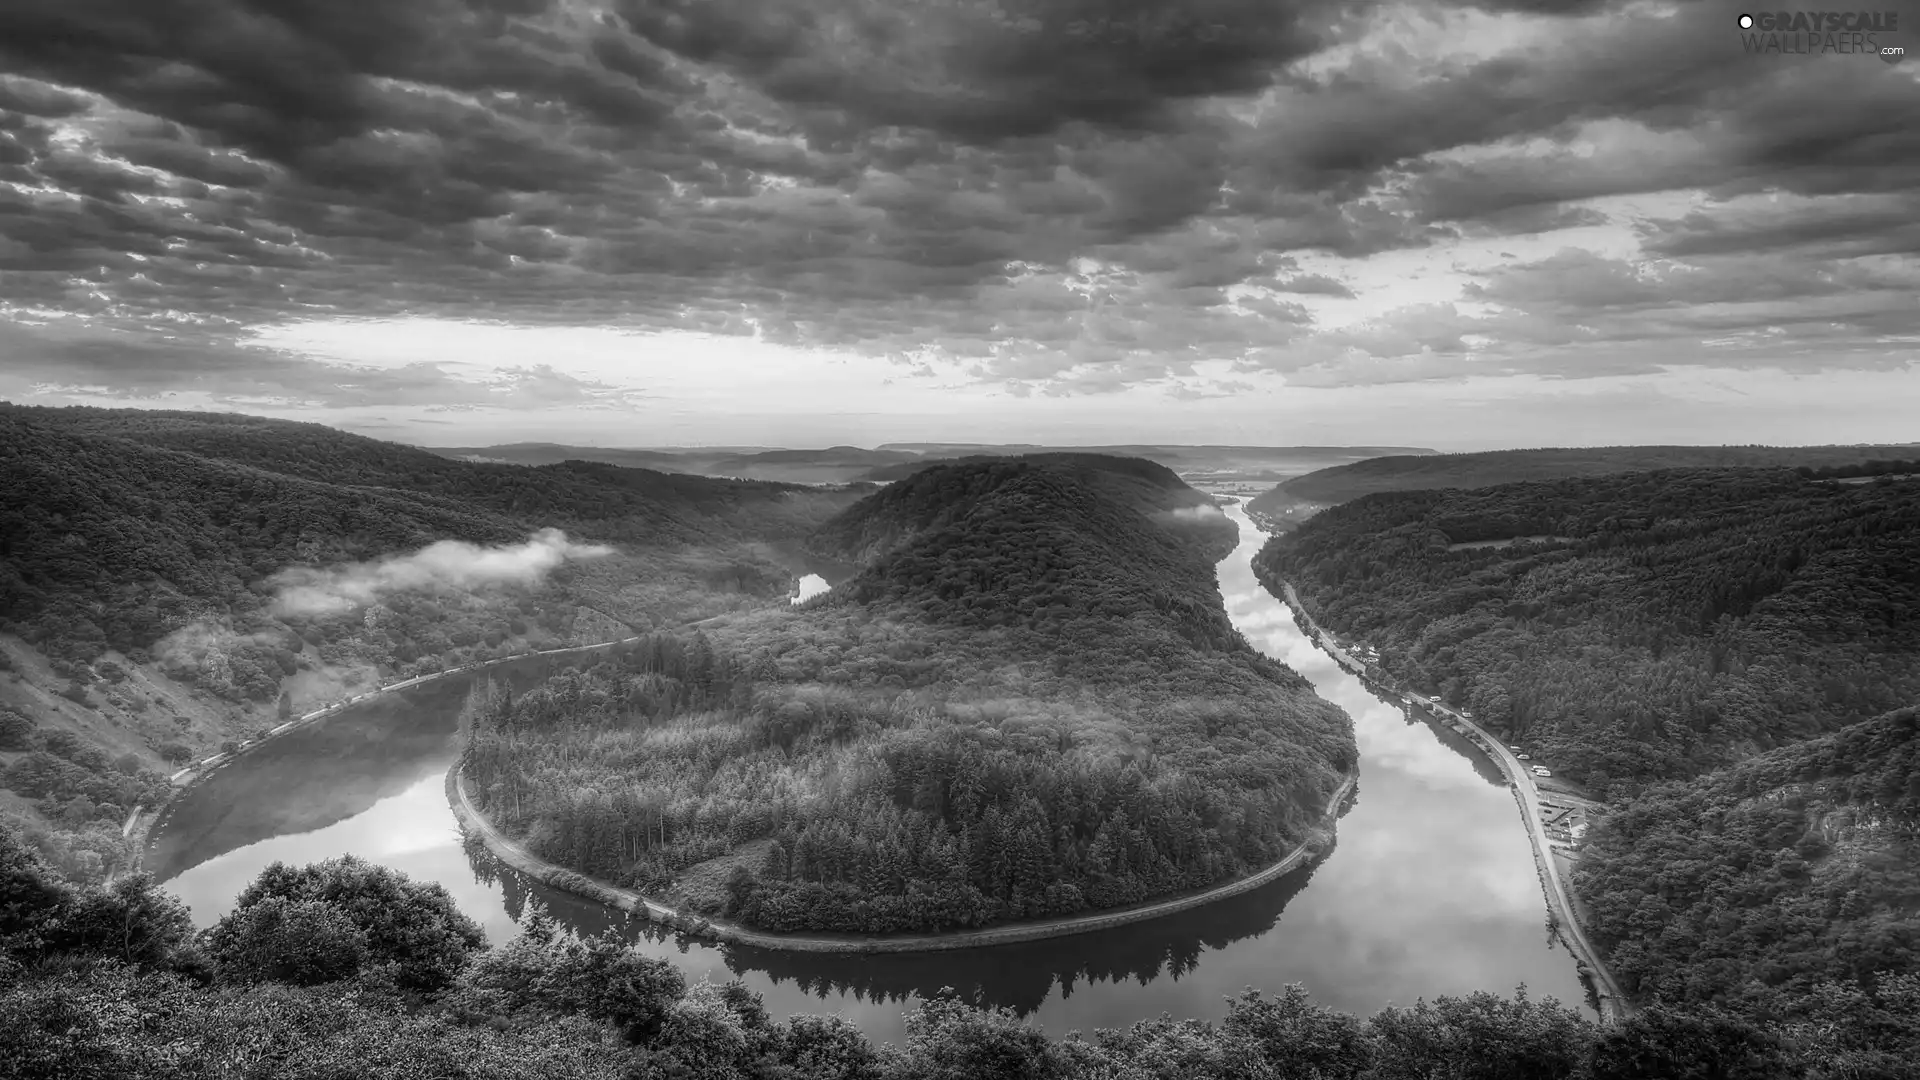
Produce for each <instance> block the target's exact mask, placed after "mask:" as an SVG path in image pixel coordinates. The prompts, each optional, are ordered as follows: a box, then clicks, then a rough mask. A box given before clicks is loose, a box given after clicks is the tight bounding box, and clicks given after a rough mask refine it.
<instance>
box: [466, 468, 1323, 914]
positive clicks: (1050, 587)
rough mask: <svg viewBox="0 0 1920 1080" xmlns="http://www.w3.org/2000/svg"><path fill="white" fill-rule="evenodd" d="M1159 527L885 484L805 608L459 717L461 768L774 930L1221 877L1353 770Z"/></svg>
mask: <svg viewBox="0 0 1920 1080" xmlns="http://www.w3.org/2000/svg"><path fill="white" fill-rule="evenodd" d="M1128 467H1129V468H1131V466H1128ZM918 479H919V478H916V480H918ZM1129 482H1130V481H1129ZM1176 482H1177V481H1176ZM1181 498H1182V499H1184V498H1185V497H1184V496H1181ZM942 500H951V502H952V504H953V505H957V506H958V507H959V508H960V509H959V510H958V511H956V512H951V513H944V514H943V513H940V512H939V511H937V510H936V509H935V507H936V506H937V505H939V504H941V502H942ZM1216 516H1217V515H1216ZM849 521H851V522H852V524H849ZM875 522H883V523H885V524H884V525H883V526H882V527H881V530H880V531H877V532H869V531H865V530H867V529H868V527H869V526H871V525H873V523H875ZM899 523H904V526H903V527H899V528H898V531H897V532H892V533H889V532H886V531H885V529H888V528H894V527H896V526H897V525H898V524H899ZM1184 529H1185V526H1184V525H1180V524H1175V525H1171V526H1163V525H1161V524H1158V523H1156V522H1155V521H1153V520H1150V519H1149V518H1148V517H1146V516H1144V515H1143V514H1142V513H1141V512H1140V511H1139V510H1136V509H1134V508H1133V507H1132V506H1131V505H1128V504H1126V503H1122V502H1120V501H1119V500H1118V498H1116V497H1113V496H1110V495H1107V494H1104V493H1103V492H1102V490H1100V489H1098V488H1096V487H1094V486H1092V485H1091V484H1088V483H1085V482H1082V481H1080V480H1078V479H1077V478H1076V477H1075V476H1074V475H1073V474H1072V473H1070V472H1067V471H1062V470H1059V469H1056V468H1052V467H1047V466H1034V465H1032V464H1029V463H1019V462H1013V463H1009V462H995V463H983V464H980V465H976V466H964V467H960V468H959V469H956V470H947V471H943V472H940V473H936V474H935V475H933V476H932V478H931V479H928V480H925V481H920V483H919V484H914V483H913V482H908V486H905V487H902V488H889V489H887V490H886V491H884V492H882V493H880V494H878V495H875V496H874V497H873V498H872V499H870V500H868V501H867V502H864V503H862V504H860V505H859V506H856V507H855V508H854V509H853V510H850V511H849V512H848V513H847V515H845V516H844V517H843V518H842V519H839V520H837V521H836V522H834V523H831V524H830V525H829V526H828V527H827V530H826V531H827V532H829V533H830V534H832V535H834V536H837V537H842V538H847V537H851V538H852V539H851V540H843V542H845V543H848V544H851V545H853V546H854V548H855V550H874V549H877V550H879V551H881V552H883V553H882V554H880V555H878V557H877V559H876V560H875V561H874V562H873V563H871V564H870V565H869V566H868V567H867V568H866V569H865V570H863V571H862V572H861V573H860V574H859V575H858V576H856V577H855V578H854V579H853V580H852V581H850V582H848V583H845V584H843V585H842V586H840V587H839V588H837V589H836V590H835V591H834V593H832V594H830V595H829V597H827V598H823V599H822V600H819V601H814V602H812V603H810V604H809V605H806V606H805V608H804V609H802V610H798V611H786V612H762V613H758V614H757V615H755V616H753V617H751V618H745V619H740V620H737V621H734V622H732V623H731V624H722V625H721V626H719V627H716V628H714V629H713V630H712V632H711V633H710V634H701V635H697V636H694V637H691V638H687V639H684V640H683V639H680V638H677V637H673V636H663V637H656V638H653V639H650V640H649V641H648V642H646V643H644V644H643V645H642V646H641V647H639V648H637V649H636V650H634V651H632V652H630V653H628V654H627V655H626V656H625V657H624V659H622V660H621V661H620V663H618V664H610V665H606V666H603V667H600V668H596V669H595V670H593V671H592V672H589V673H586V674H581V675H568V676H562V677H559V678H556V679H553V680H550V681H549V683H548V684H547V685H546V686H545V687H543V688H542V689H540V690H538V691H536V692H534V693H529V694H526V695H523V696H522V697H520V698H518V699H514V700H510V701H509V700H506V699H504V698H501V699H489V700H486V701H481V702H476V704H475V706H474V708H473V709H471V710H470V711H471V712H472V714H473V717H474V733H473V736H472V740H471V746H472V755H471V759H470V761H469V769H470V775H471V776H472V778H473V779H474V780H475V782H476V784H477V786H478V787H479V788H480V794H481V798H482V802H483V804H484V806H485V809H486V811H487V813H488V814H489V815H490V816H492V817H493V818H494V819H495V820H496V822H498V823H499V824H501V825H503V826H504V827H505V828H507V829H508V830H509V831H510V832H513V833H515V834H516V835H518V836H521V837H524V838H525V841H526V843H527V844H528V846H529V847H530V848H532V849H533V850H534V851H535V852H536V853H537V854H540V855H542V856H543V857H545V858H548V859H549V860H551V861H554V862H557V863H560V864H562V865H566V866H570V867H573V868H575V869H580V870H584V871H586V872H588V873H591V874H594V875H595V876H600V877H606V878H611V879H615V880H618V881H621V882H623V883H629V884H634V885H637V886H638V887H641V888H644V889H648V890H651V891H655V892H664V891H666V890H684V891H686V893H687V894H688V896H689V898H691V899H693V900H696V901H698V900H701V899H704V900H705V901H706V902H707V903H708V904H709V905H710V906H711V907H713V908H716V909H722V910H724V911H725V912H726V913H727V914H729V915H733V916H735V917H738V918H740V919H741V920H743V921H745V922H748V923H750V924H752V925H756V926H760V927H764V928H768V929H773V930H782V931H799V930H833V931H865V932H874V931H908V930H936V929H944V928H950V927H966V926H977V925H980V924H982V923H987V922H993V921H997V920H1008V919H1022V918H1038V917H1044V916H1053V915H1064V914H1070V913H1073V912H1077V911H1082V910H1086V909H1089V908H1104V907H1113V906H1119V905H1124V904H1129V903H1134V902H1137V901H1141V900H1145V899H1148V898H1150V897H1154V896H1158V895H1163V894H1168V893H1174V892H1180V891H1185V890H1189V889H1197V888H1202V887H1205V886H1208V885H1212V884H1216V883H1219V882H1222V881H1226V880H1231V879H1233V878H1236V877H1239V876H1242V875H1244V874H1246V873H1248V872H1251V871H1254V870H1257V869H1259V868H1261V867H1263V866H1265V865H1268V864H1270V863H1272V862H1273V861H1275V860H1277V859H1278V858H1280V857H1281V856H1282V855H1283V854H1284V853H1285V852H1286V851H1288V850H1290V849H1291V848H1292V847H1293V846H1295V845H1297V844H1298V843H1300V842H1301V841H1303V840H1304V839H1306V837H1307V835H1308V833H1309V831H1310V830H1311V829H1312V828H1314V827H1315V826H1316V825H1317V824H1318V823H1319V822H1320V820H1321V818H1322V816H1323V815H1324V813H1325V811H1326V804H1327V801H1328V799H1329V798H1330V797H1331V795H1332V794H1333V793H1334V791H1335V790H1336V789H1337V787H1338V786H1339V784H1340V781H1341V777H1342V776H1343V775H1344V774H1345V773H1346V772H1348V771H1349V770H1351V768H1352V767H1353V764H1354V761H1355V758H1356V754H1355V749H1354V744H1353V736H1352V732H1351V730H1350V727H1349V725H1348V723H1347V720H1346V717H1345V716H1344V715H1342V714H1341V713H1340V712H1339V710H1338V709H1336V708H1334V707H1333V706H1331V705H1329V704H1327V703H1326V702H1323V701H1321V700H1319V699H1318V698H1316V697H1315V696H1314V695H1313V692H1312V689H1311V688H1310V687H1309V686H1308V685H1307V683H1306V682H1305V681H1304V680H1303V679H1301V678H1300V677H1299V676H1298V675H1296V674H1295V673H1293V672H1291V671H1289V670H1287V669H1286V668H1285V667H1284V666H1282V665H1280V664H1278V663H1275V662H1274V661H1272V660H1269V659H1267V658H1266V657H1263V656H1261V655H1260V654H1258V653H1257V652H1255V651H1254V650H1253V649H1251V648H1250V647H1248V645H1247V644H1246V642H1245V641H1244V640H1243V639H1241V638H1240V636H1239V635H1238V634H1237V633H1236V632H1235V631H1234V630H1233V628H1232V626H1231V624H1230V623H1229V622H1228V621H1227V619H1226V616H1225V613H1224V611H1223V610H1222V605H1221V601H1220V596H1219V589H1218V583H1217V581H1216V580H1215V578H1214V576H1213V571H1212V567H1211V565H1210V562H1209V560H1208V554H1209V553H1208V551H1207V550H1206V548H1207V546H1208V545H1207V544H1206V542H1205V541H1204V539H1203V538H1199V537H1193V536H1188V537H1186V538H1185V539H1182V538H1181V535H1180V533H1179V532H1176V531H1172V530H1184ZM874 535H883V536H889V537H892V536H898V537H901V538H900V539H897V540H894V541H893V543H894V544H895V545H896V546H891V547H889V546H887V545H886V544H885V543H876V542H875V541H873V540H871V539H868V537H871V536H874ZM838 550H846V548H840V549H838ZM722 878H724V879H725V891H724V892H722V891H720V889H719V888H718V884H719V880H718V879H722ZM703 883H704V884H703Z"/></svg>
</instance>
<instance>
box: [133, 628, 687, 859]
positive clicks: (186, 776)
mask: <svg viewBox="0 0 1920 1080" xmlns="http://www.w3.org/2000/svg"><path fill="white" fill-rule="evenodd" d="M721 617H722V616H713V617H712V618H707V619H700V620H697V621H695V622H690V623H683V624H681V625H679V626H675V627H670V628H667V629H669V630H683V629H688V628H691V627H694V626H699V625H701V624H703V623H707V622H711V621H713V619H714V618H721ZM655 632H656V633H658V632H661V631H655ZM643 636H645V635H639V634H636V635H633V636H631V637H623V638H613V639H611V640H608V641H596V642H592V643H590V644H586V645H563V646H560V647H559V648H554V649H540V650H537V651H534V652H525V653H516V654H514V655H512V656H497V657H494V658H493V659H491V660H480V661H475V662H473V663H470V664H462V665H460V666H459V667H451V668H443V669H442V670H440V671H430V672H428V673H426V674H425V675H415V676H413V677H411V678H407V679H402V680H401V681H399V682H395V683H388V684H385V685H382V686H376V687H374V688H373V689H371V690H365V691H362V692H360V693H358V694H355V695H353V696H352V697H349V698H344V699H342V700H340V701H336V702H334V703H333V704H331V705H326V706H322V707H321V708H318V709H315V710H313V711H312V712H309V713H305V714H303V715H301V716H297V717H294V718H293V719H291V720H288V721H286V722H284V723H282V724H280V725H279V726H277V727H274V728H272V729H270V730H269V731H267V733H266V734H264V735H262V736H260V737H259V738H257V739H249V740H247V741H246V742H243V743H241V744H240V745H239V746H238V747H236V748H235V749H233V750H231V751H222V752H221V753H218V754H215V755H213V756H212V757H210V758H205V759H203V760H200V761H196V762H194V763H192V764H190V765H188V766H186V767H185V768H182V769H180V770H179V771H178V772H175V773H174V774H172V775H171V776H169V777H168V778H167V780H168V782H169V783H171V784H172V785H173V791H172V792H171V793H169V794H168V796H167V798H166V801H165V802H162V803H160V804H158V805H155V806H140V807H136V808H135V810H134V812H133V813H132V814H130V815H128V817H127V820H126V823H125V824H124V825H122V826H121V827H120V836H121V838H122V839H123V840H126V841H128V842H129V843H130V844H132V845H133V857H132V858H131V859H130V860H129V861H128V863H127V865H126V867H124V868H123V869H121V870H118V871H116V872H115V873H113V874H109V875H108V876H107V878H106V883H107V884H112V883H113V881H114V880H115V879H117V878H118V877H120V876H121V875H122V874H132V873H137V872H138V871H139V870H140V868H141V865H142V864H143V863H145V862H146V857H147V849H148V847H149V841H150V840H151V838H152V835H153V830H154V829H155V828H157V827H159V826H160V825H163V824H165V823H166V821H167V819H168V817H170V816H171V815H172V812H173V808H174V806H175V805H177V804H178V803H179V801H180V798H181V796H183V795H185V794H186V793H187V792H188V791H190V790H192V789H193V788H194V786H195V785H198V784H200V783H202V782H204V781H205V780H206V779H207V778H208V777H210V776H212V775H213V774H214V773H217V772H219V771H220V770H221V769H224V768H226V767H227V766H229V765H231V764H233V763H234V762H236V761H238V760H240V759H241V758H243V757H245V756H246V755H248V754H251V753H253V752H254V751H256V750H258V749H260V748H261V747H263V746H266V745H267V744H268V743H270V742H273V741H274V740H275V739H278V738H280V737H281V736H284V735H290V734H292V733H293V732H295V731H299V730H301V729H303V728H308V727H312V726H314V725H316V724H320V723H323V722H325V721H326V720H328V719H330V718H331V717H333V716H335V715H338V714H339V713H341V712H344V711H345V710H347V709H349V708H352V707H353V706H355V705H362V704H365V703H366V702H368V701H372V700H374V699H375V698H379V697H382V696H384V695H387V694H391V693H395V692H398V691H401V690H408V689H411V688H413V687H416V686H422V685H425V684H426V683H430V682H437V681H439V680H441V679H450V678H452V677H454V676H456V675H470V674H474V673H476V672H481V671H485V670H486V669H488V668H491V667H496V666H498V665H500V664H510V663H513V662H515V661H520V660H530V659H532V658H534V657H537V656H564V655H566V654H568V653H582V652H590V651H592V650H594V649H606V648H612V647H614V646H618V645H626V644H629V643H631V642H635V641H638V640H640V638H641V637H643Z"/></svg>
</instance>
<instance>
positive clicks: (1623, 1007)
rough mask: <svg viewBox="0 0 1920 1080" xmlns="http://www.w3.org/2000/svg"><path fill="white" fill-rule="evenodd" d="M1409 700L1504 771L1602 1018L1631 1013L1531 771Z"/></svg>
mask: <svg viewBox="0 0 1920 1080" xmlns="http://www.w3.org/2000/svg"><path fill="white" fill-rule="evenodd" d="M1281 590H1282V591H1283V592H1285V593H1286V600H1287V604H1288V606H1290V607H1292V608H1293V610H1294V612H1295V613H1296V614H1297V615H1299V616H1300V618H1302V619H1304V620H1305V621H1306V624H1307V629H1308V632H1309V635H1310V636H1311V637H1312V638H1313V639H1314V641H1315V642H1316V643H1318V644H1319V646H1320V647H1321V648H1322V649H1325V650H1326V651H1327V652H1328V653H1329V654H1331V655H1332V656H1333V657H1334V658H1335V659H1336V660H1345V661H1348V662H1352V657H1349V656H1347V655H1346V653H1345V651H1344V650H1342V649H1341V648H1340V647H1339V645H1338V644H1336V643H1335V642H1334V641H1333V638H1332V635H1330V634H1328V633H1327V632H1326V631H1325V630H1323V629H1321V627H1320V625H1319V624H1318V623H1316V622H1314V619H1313V616H1312V615H1309V614H1307V609H1306V605H1304V604H1302V603H1301V602H1300V594H1299V593H1297V592H1295V591H1294V588H1293V585H1292V583H1291V582H1282V583H1281ZM1413 700H1414V703H1415V704H1417V705H1422V706H1425V707H1426V708H1428V709H1431V710H1433V714H1434V715H1435V716H1440V717H1444V718H1446V719H1447V720H1449V721H1452V722H1453V723H1456V724H1458V725H1459V726H1460V727H1461V728H1462V729H1464V730H1465V731H1466V732H1467V733H1468V735H1470V736H1471V737H1472V738H1473V740H1474V741H1475V742H1476V743H1478V744H1479V745H1480V748H1481V749H1482V750H1484V751H1485V752H1486V753H1487V754H1488V756H1490V757H1491V758H1492V759H1493V761H1494V763H1495V764H1497V765H1499V766H1500V771H1502V772H1504V773H1506V774H1507V780H1508V782H1509V783H1511V784H1512V785H1513V792H1514V796H1515V801H1516V802H1518V803H1519V804H1520V816H1521V818H1522V819H1523V820H1524V821H1525V822H1526V823H1527V837H1528V839H1529V840H1530V841H1531V842H1532V844H1533V861H1534V864H1535V865H1536V866H1537V867H1538V868H1539V870H1540V880H1541V883H1542V886H1543V887H1544V888H1545V890H1546V893H1547V906H1548V908H1549V909H1550V910H1551V911H1552V913H1553V916H1554V921H1555V922H1556V923H1558V924H1559V926H1560V927H1561V928H1562V929H1563V931H1564V932H1565V935H1566V941H1567V944H1568V946H1569V947H1570V948H1572V949H1573V954H1574V957H1575V958H1576V959H1577V960H1579V961H1580V964H1581V966H1582V967H1583V968H1584V969H1586V971H1587V973H1588V975H1589V977H1590V978H1591V979H1592V980H1593V985H1594V990H1595V993H1596V996H1598V997H1599V999H1600V1017H1601V1019H1602V1020H1606V1021H1611V1020H1613V1019H1615V1018H1616V1017H1620V1016H1626V1015H1628V1014H1630V1013H1632V1012H1633V1006H1632V1005H1631V1003H1629V1002H1628V1001H1627V997H1626V995H1625V994H1623V993H1621V992H1620V986H1619V984H1618V983H1616V982H1614V979H1613V973H1612V972H1609V971H1608V970H1607V968H1606V965H1605V964H1602V963H1601V962H1600V950H1598V949H1596V948H1594V947H1593V943H1592V942H1591V941H1589V940H1588V939H1587V935H1586V931H1584V930H1582V929H1581V927H1580V919H1579V917H1578V915H1577V914H1576V910H1575V908H1574V906H1573V890H1572V888H1571V886H1570V883H1569V882H1568V881H1567V875H1566V873H1565V870H1564V868H1563V867H1562V865H1561V863H1562V860H1560V859H1556V858H1555V857H1554V855H1555V852H1556V851H1557V850H1563V849H1561V848H1559V847H1558V846H1557V845H1556V844H1555V843H1554V839H1555V838H1554V836H1553V835H1552V834H1551V833H1550V832H1549V830H1548V823H1547V820H1546V815H1545V814H1544V813H1542V811H1541V807H1540V801H1541V798H1542V796H1541V792H1540V785H1539V784H1538V783H1536V782H1535V779H1534V775H1533V770H1532V769H1530V768H1528V767H1527V765H1526V764H1525V763H1524V762H1522V761H1521V760H1520V759H1519V758H1518V757H1516V756H1515V755H1514V752H1513V751H1512V750H1510V749H1508V748H1507V745H1506V744H1505V743H1503V742H1501V741H1500V740H1499V739H1496V738H1494V737H1493V736H1492V735H1491V734H1489V733H1488V732H1487V731H1486V730H1485V729H1484V728H1482V727H1481V726H1480V725H1479V724H1476V723H1474V722H1473V721H1472V720H1470V719H1468V718H1467V717H1465V716H1462V715H1461V714H1460V713H1459V712H1457V711H1455V710H1453V709H1450V708H1448V707H1446V706H1445V705H1442V704H1440V703H1438V702H1436V701H1433V700H1432V699H1431V698H1414V699H1413ZM1561 799H1562V796H1561V795H1560V794H1559V793H1557V792H1556V793H1554V794H1553V795H1551V796H1549V797H1548V801H1549V802H1558V801H1561ZM1579 801H1580V802H1581V803H1584V804H1586V806H1587V807H1592V806H1595V805H1597V804H1593V803H1590V802H1588V801H1587V800H1579ZM1583 809H1584V807H1583Z"/></svg>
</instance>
